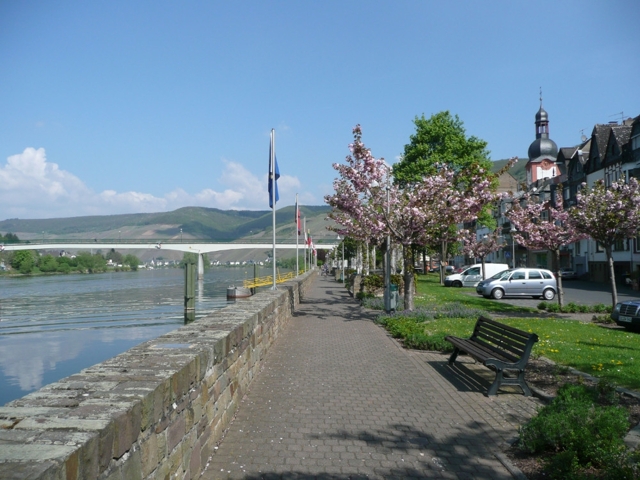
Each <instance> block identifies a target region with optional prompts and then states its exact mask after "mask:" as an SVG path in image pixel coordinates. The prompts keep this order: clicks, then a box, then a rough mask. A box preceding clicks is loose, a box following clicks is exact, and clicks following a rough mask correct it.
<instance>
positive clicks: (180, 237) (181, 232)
mask: <svg viewBox="0 0 640 480" xmlns="http://www.w3.org/2000/svg"><path fill="white" fill-rule="evenodd" d="M180 243H182V229H180Z"/></svg>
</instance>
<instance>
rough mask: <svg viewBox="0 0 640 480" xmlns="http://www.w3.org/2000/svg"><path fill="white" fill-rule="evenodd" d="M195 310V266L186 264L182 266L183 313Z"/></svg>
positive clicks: (189, 263)
mask: <svg viewBox="0 0 640 480" xmlns="http://www.w3.org/2000/svg"><path fill="white" fill-rule="evenodd" d="M195 309H196V265H195V263H191V262H187V263H185V264H184V312H185V316H186V313H187V312H189V311H195Z"/></svg>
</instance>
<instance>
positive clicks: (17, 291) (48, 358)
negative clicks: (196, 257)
mask: <svg viewBox="0 0 640 480" xmlns="http://www.w3.org/2000/svg"><path fill="white" fill-rule="evenodd" d="M252 275H253V271H251V276H252ZM244 278H247V272H246V271H244V270H243V269H215V270H210V271H207V272H206V273H205V278H204V280H201V281H199V282H198V284H197V286H196V288H197V293H196V311H195V312H194V315H193V317H194V319H198V318H201V317H203V316H205V315H206V314H207V313H209V312H211V311H212V310H214V309H216V308H221V307H223V306H226V305H227V303H228V302H227V299H226V288H227V286H228V285H229V284H231V283H234V282H238V281H241V280H242V279H244ZM183 297H184V272H183V271H182V270H179V269H167V270H153V271H142V272H118V273H115V272H113V273H106V274H101V275H60V276H52V277H31V278H29V277H25V278H6V277H0V405H4V404H5V403H6V402H8V401H11V400H13V399H16V398H19V397H22V396H24V395H26V394H27V393H29V392H32V391H34V390H38V389H40V388H41V387H42V386H44V385H46V384H48V383H51V382H54V381H56V380H59V379H61V378H64V377H66V376H68V375H72V374H74V373H77V372H79V371H80V370H82V369H83V368H87V367H90V366H92V365H95V364H96V363H99V362H102V361H104V360H106V359H108V358H111V357H113V356H115V355H117V354H119V353H121V352H124V351H126V350H128V349H129V348H132V347H133V346H135V345H138V344H140V343H142V342H144V341H146V340H149V339H152V338H155V337H158V336H160V335H163V334H164V333H167V332H170V331H172V330H175V329H176V328H178V327H180V326H182V325H184V323H185V314H184V308H183V305H184V298H183Z"/></svg>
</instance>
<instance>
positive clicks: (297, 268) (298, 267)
mask: <svg viewBox="0 0 640 480" xmlns="http://www.w3.org/2000/svg"><path fill="white" fill-rule="evenodd" d="M298 215H300V211H299V210H298V194H297V193H296V220H295V221H296V228H295V229H294V230H293V231H294V235H295V236H296V277H297V276H298V274H299V273H300V266H299V265H298V262H299V260H298V236H299V235H298V232H299V230H298V227H299V225H298V221H299V220H298V218H299V217H298Z"/></svg>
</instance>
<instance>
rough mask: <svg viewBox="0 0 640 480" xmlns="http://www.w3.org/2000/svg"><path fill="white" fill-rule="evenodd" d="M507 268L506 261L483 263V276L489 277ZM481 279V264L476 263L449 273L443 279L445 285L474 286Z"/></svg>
mask: <svg viewBox="0 0 640 480" xmlns="http://www.w3.org/2000/svg"><path fill="white" fill-rule="evenodd" d="M508 269H509V265H507V264H506V263H485V264H484V270H485V276H486V277H487V278H490V277H492V276H494V275H495V274H496V273H498V272H503V271H505V270H508ZM480 280H482V264H481V263H477V264H475V265H471V266H468V267H465V269H464V270H463V271H462V272H460V273H458V272H456V273H454V274H453V275H449V276H448V277H445V279H444V286H445V287H475V286H476V285H478V282H479V281H480Z"/></svg>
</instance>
